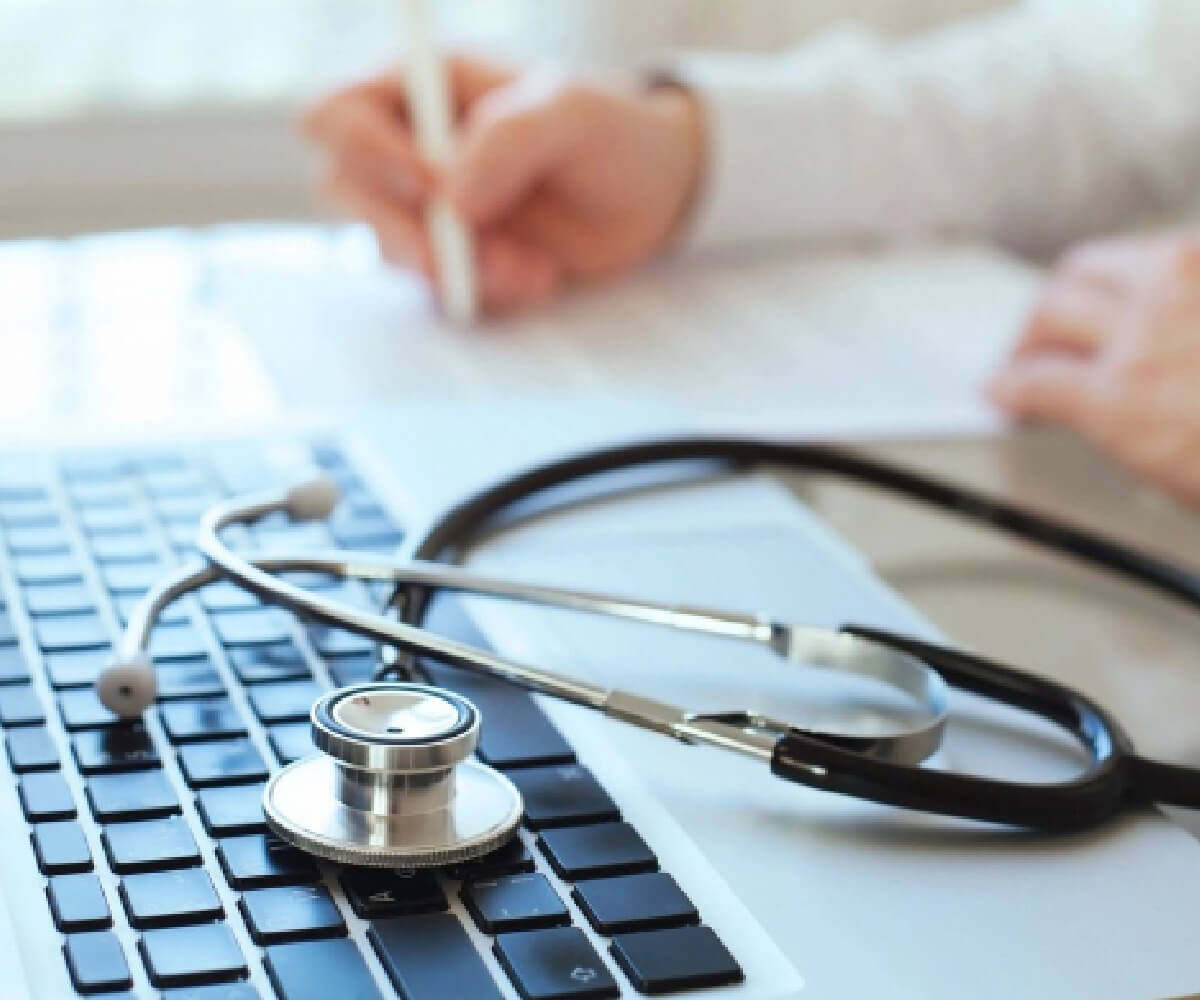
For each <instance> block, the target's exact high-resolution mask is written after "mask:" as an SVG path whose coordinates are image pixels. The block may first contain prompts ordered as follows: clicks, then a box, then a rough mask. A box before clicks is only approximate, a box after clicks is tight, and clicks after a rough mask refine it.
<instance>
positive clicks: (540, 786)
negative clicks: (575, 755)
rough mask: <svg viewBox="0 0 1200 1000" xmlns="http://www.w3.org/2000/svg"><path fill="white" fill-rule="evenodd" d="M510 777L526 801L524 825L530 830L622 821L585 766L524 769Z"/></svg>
mask: <svg viewBox="0 0 1200 1000" xmlns="http://www.w3.org/2000/svg"><path fill="white" fill-rule="evenodd" d="M508 777H509V778H510V779H512V782H513V784H514V785H516V786H517V788H518V789H519V790H520V792H521V795H522V796H523V797H524V799H525V822H526V824H527V825H528V826H529V828H530V829H531V830H541V829H544V828H546V827H554V826H574V825H581V824H584V823H606V822H609V821H615V820H618V819H620V818H621V812H620V810H619V809H617V806H616V803H614V802H613V800H612V799H611V798H609V796H608V793H607V792H606V791H605V790H604V789H603V788H601V787H600V783H599V782H598V781H596V779H595V778H594V777H593V776H592V772H591V771H589V770H588V769H587V768H586V767H583V766H582V765H579V764H563V765H561V766H558V767H530V768H521V769H519V770H515V771H511V772H509V774H508Z"/></svg>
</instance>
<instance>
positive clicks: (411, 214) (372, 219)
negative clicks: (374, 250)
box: [322, 164, 433, 277]
mask: <svg viewBox="0 0 1200 1000" xmlns="http://www.w3.org/2000/svg"><path fill="white" fill-rule="evenodd" d="M322 189H323V191H324V193H325V195H326V197H328V198H329V199H330V201H332V202H333V203H334V204H335V205H337V206H338V207H340V208H341V209H342V210H343V211H345V212H346V213H348V214H349V215H352V216H355V217H357V218H360V219H363V220H365V221H366V222H367V223H368V224H369V225H370V226H371V228H372V229H374V230H375V237H376V239H377V241H378V243H379V253H380V256H382V257H383V259H384V260H385V261H387V262H388V263H389V264H392V265H394V266H396V267H404V268H411V269H413V270H416V271H420V272H421V273H422V274H424V275H426V277H432V275H433V254H432V251H431V250H430V246H429V238H428V236H427V234H426V230H425V225H424V223H423V222H422V220H421V217H420V214H419V212H418V210H417V209H415V208H413V207H412V206H409V205H405V204H403V203H402V202H398V201H397V200H396V199H394V198H389V197H387V196H386V195H382V194H380V193H379V192H378V190H377V189H376V188H375V187H374V186H373V185H372V184H371V183H369V182H366V181H364V178H363V176H362V175H361V173H358V172H356V171H355V170H354V169H353V168H351V167H349V166H347V165H345V164H342V165H339V166H335V167H334V168H333V169H332V170H330V172H329V174H328V175H327V176H326V178H325V181H324V183H323V184H322Z"/></svg>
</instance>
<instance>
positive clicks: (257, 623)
mask: <svg viewBox="0 0 1200 1000" xmlns="http://www.w3.org/2000/svg"><path fill="white" fill-rule="evenodd" d="M209 620H210V621H211V622H212V625H213V628H214V629H216V632H217V638H218V639H219V640H220V642H221V645H222V646H265V645H269V644H271V643H282V642H287V640H288V637H289V636H290V635H291V632H292V629H291V625H290V624H289V622H288V619H287V618H286V617H285V616H284V615H283V613H282V612H281V611H279V609H278V608H267V607H263V608H254V609H252V610H249V611H223V612H218V613H214V614H212V615H210V616H209Z"/></svg>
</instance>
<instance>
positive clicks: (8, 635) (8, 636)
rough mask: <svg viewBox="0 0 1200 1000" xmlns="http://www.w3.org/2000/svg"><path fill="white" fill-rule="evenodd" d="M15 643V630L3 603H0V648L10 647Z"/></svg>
mask: <svg viewBox="0 0 1200 1000" xmlns="http://www.w3.org/2000/svg"><path fill="white" fill-rule="evenodd" d="M16 641H17V630H16V628H15V627H14V626H13V622H12V616H11V615H9V613H8V609H7V608H6V607H5V606H4V602H3V601H0V646H11V645H12V644H13V643H15V642H16Z"/></svg>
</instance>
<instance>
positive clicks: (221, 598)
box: [188, 528, 262, 611]
mask: <svg viewBox="0 0 1200 1000" xmlns="http://www.w3.org/2000/svg"><path fill="white" fill-rule="evenodd" d="M194 535H195V530H194V529H191V528H189V529H188V537H189V540H190V539H191V537H192V536H194ZM200 603H201V604H203V605H204V608H205V610H206V611H238V610H241V609H248V608H258V607H262V601H261V600H259V598H258V597H256V596H255V595H254V594H252V593H250V591H248V590H244V589H243V588H241V587H239V586H238V585H237V584H235V583H230V582H229V581H228V580H222V581H221V582H220V583H213V584H210V585H209V586H207V587H205V588H204V589H202V590H201V591H200Z"/></svg>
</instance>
